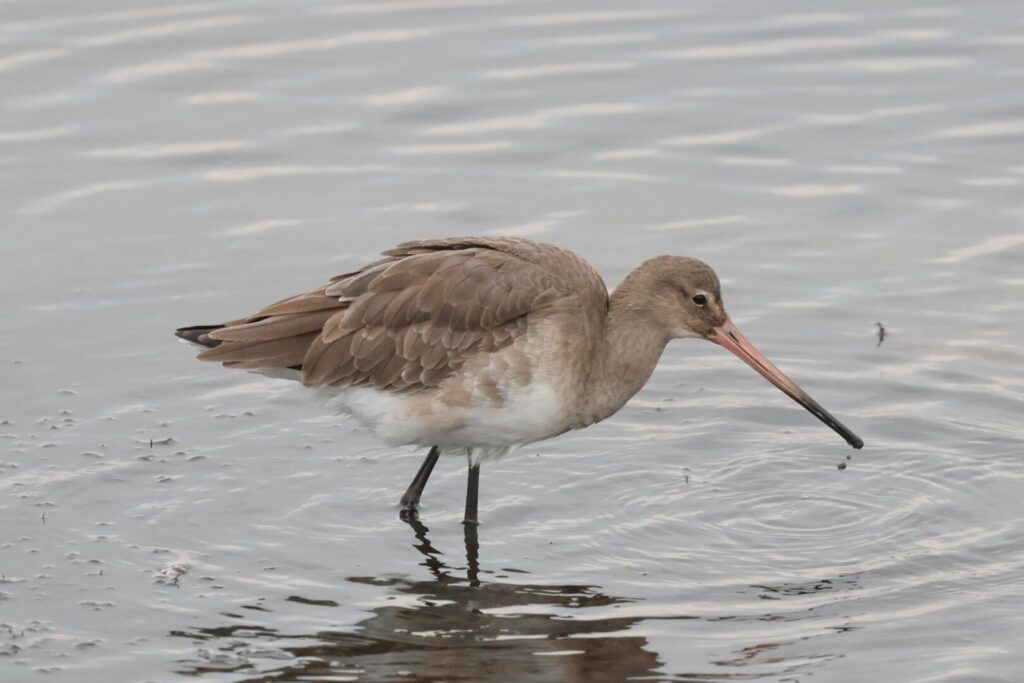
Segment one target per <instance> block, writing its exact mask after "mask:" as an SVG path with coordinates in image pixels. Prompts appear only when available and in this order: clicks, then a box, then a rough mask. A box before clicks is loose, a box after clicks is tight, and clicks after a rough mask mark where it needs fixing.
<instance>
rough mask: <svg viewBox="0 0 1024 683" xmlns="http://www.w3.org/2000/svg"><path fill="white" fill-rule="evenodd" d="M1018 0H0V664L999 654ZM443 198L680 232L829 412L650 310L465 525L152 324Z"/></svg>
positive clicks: (1022, 107) (1009, 528)
mask: <svg viewBox="0 0 1024 683" xmlns="http://www.w3.org/2000/svg"><path fill="white" fill-rule="evenodd" d="M1020 10H1021V7H1020V4H1019V3H1018V2H1013V1H1011V0H992V1H990V2H984V3H964V2H953V1H952V0H936V1H934V2H893V1H891V0H887V1H885V2H882V1H867V2H864V1H861V2H854V1H853V0H829V1H825V2H815V3H808V2H799V1H797V0H777V1H775V2H763V1H755V0H730V1H717V0H693V1H691V2H668V1H659V0H642V1H641V2H636V3H633V2H620V3H615V2H611V1H609V0H600V1H599V2H593V1H591V2H585V1H584V0H564V1H559V2H541V1H539V0H532V1H531V0H525V1H524V0H516V1H514V2H513V1H511V0H386V1H385V0H354V1H352V2H343V1H340V0H304V1H301V2H300V1H295V2H281V1H279V0H206V1H204V2H193V1H190V0H184V1H177V0H148V1H147V2H138V1H129V0H88V1H85V0H4V1H3V2H0V95H2V97H0V237H2V239H0V680H2V681H4V683H7V682H8V681H12V682H13V681H35V680H47V681H74V682H92V681H97V682H108V681H118V682H120V681H139V682H141V681H177V680H194V679H200V680H208V681H217V682H227V681H300V680H301V681H346V680H352V681H387V680H420V681H427V680H438V681H440V680H444V681H460V680H461V681H563V680H571V681H619V680H626V679H637V680H665V681H728V680H741V681H812V680H817V681H903V682H905V681H943V682H952V681H958V682H960V681H1019V680H1024V616H1022V615H1024V437H1022V433H1021V428H1022V423H1024V350H1022V344H1021V339H1022V336H1024V229H1022V224H1024V193H1022V187H1024V14H1022V13H1021V11H1020ZM464 234H489V235H519V236H525V237H531V238H536V239H541V240H546V241H551V242H555V243H558V244H560V245H563V246H566V247H569V248H571V249H574V250H576V251H578V252H579V253H580V254H582V255H583V256H585V257H586V258H587V259H589V260H590V261H591V262H592V263H593V264H594V265H595V267H597V268H598V269H599V270H600V271H601V272H602V274H604V275H605V277H606V279H607V281H608V283H609V284H610V285H614V283H616V282H618V281H619V280H620V279H621V278H622V276H623V275H624V274H625V273H626V272H628V270H629V269H630V268H631V267H633V266H634V265H636V264H637V263H639V262H640V261H641V260H643V259H644V258H646V257H649V256H653V255H656V254H660V253H674V254H685V255H691V256H696V257H699V258H702V259H704V260H706V261H708V262H709V263H711V264H712V265H713V266H714V267H715V268H716V269H717V270H718V272H719V273H720V274H721V276H722V279H723V284H724V291H725V297H726V303H727V305H728V307H729V310H730V311H731V313H732V316H733V319H734V320H735V321H736V323H737V324H738V325H739V327H740V328H741V329H743V330H744V332H745V333H746V335H747V336H748V337H750V338H751V339H752V340H753V341H754V342H755V343H757V344H758V345H759V346H760V348H761V349H762V350H763V351H764V352H765V353H766V354H767V355H768V356H769V357H771V358H772V359H773V360H774V361H775V362H776V363H778V364H779V365H780V366H781V367H782V368H783V369H784V370H786V371H787V372H788V373H789V374H790V375H791V376H792V377H793V378H794V379H796V380H797V381H798V382H799V383H800V384H801V385H802V386H803V387H804V388H805V389H807V390H808V391H809V392H810V393H811V394H812V395H813V396H814V397H815V398H816V399H817V400H818V401H820V402H821V403H822V404H823V405H824V406H826V407H827V408H828V409H829V410H830V411H832V412H833V413H834V414H835V415H836V416H837V417H839V418H840V419H841V420H843V421H844V422H845V423H847V424H848V425H849V426H850V427H851V428H852V429H853V430H854V431H856V432H857V433H858V434H859V435H860V436H861V437H863V438H864V441H865V442H866V446H865V448H864V449H863V450H862V451H857V452H854V451H852V450H851V449H849V447H848V446H847V445H846V444H844V443H843V442H842V440H841V439H839V438H838V437H837V436H836V435H835V434H834V433H832V432H830V431H829V430H827V429H826V428H825V427H824V426H822V425H821V424H820V423H818V422H817V421H815V420H814V418H813V417H812V416H810V415H809V414H807V413H806V412H804V411H802V410H800V409H799V407H798V406H796V405H795V404H794V403H792V402H791V401H789V400H788V399H787V398H786V397H785V396H784V395H782V394H781V393H780V392H778V391H776V390H775V389H773V388H772V387H771V386H769V385H768V384H767V383H765V382H764V381H763V380H762V379H760V378H759V377H758V376H757V375H756V374H755V373H753V372H752V371H751V370H750V369H749V368H747V367H746V366H744V365H743V364H742V363H741V362H740V361H739V360H737V359H736V358H734V357H732V356H731V355H729V354H728V353H726V352H725V351H724V350H723V349H721V348H719V347H716V346H714V345H712V344H708V343H706V342H701V341H694V340H690V341H681V342H676V343H673V344H672V345H670V347H669V348H668V350H667V351H666V353H665V355H664V357H663V359H662V362H661V364H660V366H659V368H658V370H657V371H656V373H655V375H654V377H653V378H652V379H651V381H650V383H649V384H648V386H647V387H646V388H645V389H644V390H643V391H642V392H641V393H640V394H639V395H637V396H636V398H635V399H634V400H633V401H631V402H630V403H629V404H628V405H627V406H626V407H625V408H624V409H623V410H622V411H621V412H620V413H619V414H618V415H616V416H614V417H613V418H611V419H609V420H607V421H605V422H603V423H601V424H600V425H597V426H595V427H592V428H590V429H588V430H585V431H582V432H576V433H570V434H566V435H564V436H562V437H559V438H557V439H554V440H552V441H550V442H546V443H541V444H534V445H532V446H529V447H527V448H524V449H522V450H520V451H519V452H518V453H516V454H513V455H512V456H509V457H508V458H506V459H504V460H502V461H499V462H497V463H492V464H488V465H487V466H486V467H484V469H483V472H482V483H481V487H482V488H481V491H482V493H481V516H482V525H481V527H480V528H479V535H478V539H477V540H478V543H474V539H472V538H469V539H467V538H465V537H464V533H463V528H462V526H461V524H460V523H459V522H460V519H461V512H462V500H463V492H464V486H465V462H464V461H463V460H462V459H460V458H454V457H452V458H447V459H445V460H442V462H441V463H440V464H439V466H438V468H437V470H436V471H435V474H434V478H433V479H432V481H431V482H430V485H429V486H428V488H427V490H426V494H425V498H424V508H423V514H422V518H421V521H422V524H421V525H420V526H410V525H407V524H405V523H403V522H402V521H400V520H399V519H398V515H397V500H398V497H399V496H400V495H401V492H402V491H403V489H404V487H405V485H406V484H407V483H408V481H409V480H410V479H411V477H412V475H413V474H414V472H415V471H416V468H417V467H418V465H419V460H420V458H421V457H422V453H417V452H413V451H411V450H407V449H394V448H386V447H383V446H381V445H380V444H379V443H377V442H376V441H375V440H374V439H373V438H371V436H370V435H369V434H368V433H366V432H365V431H362V430H360V429H357V428H354V426H353V425H352V424H351V423H349V422H348V421H347V420H346V419H344V418H340V417H337V416H335V415H332V414H331V413H330V412H329V411H327V410H325V409H324V408H322V407H321V406H320V405H318V404H317V403H316V402H315V401H314V400H311V399H309V398H308V397H306V396H304V395H303V393H302V391H301V390H300V388H299V387H297V386H295V385H293V384H289V383H287V382H282V381H279V380H272V379H267V378H263V377H260V376H257V375H253V374H247V373H243V372H237V371H232V372H229V371H226V370H223V369H221V368H220V367H218V366H216V365H207V364H201V363H198V362H196V361H195V360H194V359H193V350H192V349H190V348H189V347H188V346H187V345H185V344H184V343H181V342H179V341H178V340H175V339H174V338H173V336H172V330H173V329H174V328H175V327H178V326H181V325H187V324H196V323H208V322H218V321H221V320H225V319H230V318H233V317H236V316H239V315H243V314H247V313H250V312H252V311H254V310H255V309H257V308H259V307H260V306H262V305H264V304H267V303H269V302H271V301H275V300H277V299H280V298H283V297H285V296H288V295H291V294H294V293H297V292H301V291H304V290H307V289H310V288H313V287H316V286H318V285H320V284H321V283H322V282H324V281H325V280H326V279H327V278H328V277H330V276H332V275H335V274H337V273H342V272H346V271H348V270H351V269H353V268H355V267H357V266H359V265H361V264H362V263H365V262H367V261H369V260H371V259H374V258H375V256H376V255H377V254H378V253H379V252H380V251H381V250H382V249H386V248H388V247H390V246H392V245H394V244H395V243H397V242H400V241H403V240H408V239H422V238H427V237H442V236H451V235H464ZM876 323H881V324H882V325H884V327H885V329H886V330H887V333H886V336H885V338H884V341H883V342H882V343H881V344H879V338H878V328H877V327H876ZM851 456H852V459H849V460H848V459H847V458H848V457H851ZM842 465H846V466H845V469H840V466H842ZM477 545H478V547H477Z"/></svg>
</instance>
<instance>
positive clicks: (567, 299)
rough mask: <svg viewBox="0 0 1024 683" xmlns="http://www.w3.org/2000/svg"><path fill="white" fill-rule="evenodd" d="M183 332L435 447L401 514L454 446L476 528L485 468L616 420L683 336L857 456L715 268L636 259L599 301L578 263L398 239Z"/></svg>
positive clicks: (513, 244) (536, 249) (219, 354)
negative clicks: (260, 305) (281, 295)
mask: <svg viewBox="0 0 1024 683" xmlns="http://www.w3.org/2000/svg"><path fill="white" fill-rule="evenodd" d="M177 334H178V336H180V337H183V338H185V339H188V340H189V341H192V342H195V343H197V344H200V345H202V346H205V347H206V349H205V350H204V351H203V352H202V353H200V354H199V358H200V359H202V360H206V361H218V362H221V363H223V364H224V365H225V366H227V367H233V368H244V369H253V370H260V371H280V370H297V371H299V373H300V376H301V379H302V382H303V383H304V384H305V385H306V386H308V387H314V388H317V389H319V390H321V391H323V392H327V393H328V394H330V395H331V396H332V397H333V398H336V399H337V400H338V401H339V403H338V405H339V407H340V408H341V410H343V411H345V412H348V413H350V414H352V415H354V416H355V417H357V418H358V419H359V420H361V421H362V422H364V423H366V424H368V425H369V426H371V427H372V428H373V429H374V431H375V432H376V433H377V434H378V435H379V436H381V437H382V438H384V439H386V440H387V441H389V442H391V443H395V444H419V445H424V446H431V451H430V454H429V455H428V457H427V460H426V461H425V462H424V464H423V466H422V467H421V469H420V472H419V473H418V474H417V475H416V478H415V479H414V480H413V483H412V484H411V485H410V487H409V490H408V491H407V492H406V496H405V497H404V498H403V499H402V504H403V510H404V511H405V512H406V513H408V514H415V511H416V505H417V502H418V500H419V495H420V492H421V491H422V489H423V486H424V485H425V484H426V480H427V478H428V477H429V476H430V471H431V470H432V469H433V466H434V462H436V460H437V457H438V453H439V449H441V448H443V449H447V450H452V449H461V450H466V451H469V452H470V483H469V490H468V494H467V508H466V519H467V521H472V522H475V519H476V477H477V475H478V468H479V464H480V461H481V460H482V459H484V458H486V457H497V456H499V455H503V454H504V453H506V452H508V450H509V449H510V448H511V447H514V446H516V445H521V444H524V443H530V442H532V441H537V440H541V439H545V438H549V437H551V436H555V435H557V434H560V433H562V432H565V431H567V430H570V429H579V428H581V427H585V426H587V425H590V424H593V423H594V422H597V421H599V420H603V419H604V418H606V417H608V416H610V415H612V414H614V413H615V412H616V411H618V410H619V408H621V407H622V406H623V405H624V404H625V402H626V401H627V400H629V398H630V397H631V396H633V395H634V394H635V393H636V392H637V391H639V390H640V389H641V388H642V387H643V385H644V384H645V383H646V381H647V379H648V377H650V375H651V373H652V372H653V370H654V368H655V366H656V365H657V362H658V359H659V358H660V356H661V353H662V351H663V350H664V348H665V345H666V344H667V343H668V342H669V341H670V340H671V339H677V338H681V337H701V338H705V339H708V340H710V341H714V342H716V343H718V344H720V345H722V346H724V347H726V348H728V349H729V350H730V351H732V352H733V353H735V354H736V355H738V356H739V357H740V358H742V359H743V360H744V361H745V362H746V363H747V364H749V365H750V366H751V367H753V368H754V369H755V370H757V372H758V373H760V374H761V375H763V376H764V377H765V378H767V379H768V380H769V381H771V382H772V383H773V384H775V385H776V386H778V387H779V388H780V389H782V391H784V392H785V393H786V394H788V395H789V396H790V397H792V398H793V399H795V400H796V401H798V402H799V403H800V404H801V405H803V406H804V407H805V408H807V410H809V411H810V412H812V413H813V414H814V415H815V416H817V417H818V418H819V419H821V420H822V421H824V422H825V423H826V424H828V425H829V426H830V427H832V428H833V429H834V430H836V431H837V432H839V434H841V435H842V436H843V438H845V439H846V440H847V441H848V442H849V443H850V444H851V445H853V446H854V447H855V448H860V446H861V445H862V443H861V441H860V439H859V438H858V437H857V436H856V435H854V434H853V433H852V432H850V431H849V430H848V429H846V427H844V426H843V425H842V424H840V423H839V422H838V421H837V420H836V419H835V418H834V417H832V416H831V415H830V414H829V413H828V412H827V411H825V410H824V408H822V407H821V406H820V405H818V404H817V403H815V402H814V401H813V399H811V398H810V397H809V396H808V395H807V394H806V393H804V392H803V391H802V390H801V389H800V388H799V387H797V386H796V384H794V383H793V382H792V381H791V380H790V379H789V378H787V377H786V376H785V375H783V374H782V372H781V371H779V369H778V368H776V367H775V366H774V365H772V364H771V362H770V361H768V359H767V358H765V357H764V356H763V355H762V354H761V353H760V352H759V351H758V350H757V349H756V348H755V347H754V346H753V345H752V344H751V343H750V342H749V341H748V340H747V339H746V338H745V337H744V336H743V335H742V334H740V332H739V330H738V329H736V327H735V325H733V324H732V322H731V321H730V320H729V317H728V315H726V313H725V307H724V304H723V303H722V298H721V291H720V288H719V282H718V277H717V276H716V275H715V273H714V271H713V270H711V268H710V267H708V266H707V265H706V264H704V263H702V262H700V261H698V260H696V259H691V258H685V257H678V256H659V257H656V258H653V259H650V260H648V261H646V262H644V263H643V264H641V265H640V266H638V267H637V268H636V269H635V270H633V271H632V272H631V273H630V274H629V275H628V276H627V277H626V278H625V279H624V280H623V282H622V284H620V285H619V287H618V288H616V290H615V292H614V293H613V294H611V295H610V296H609V294H608V290H607V289H606V288H605V285H604V282H603V281H602V280H601V278H600V276H599V275H598V274H597V272H596V271H594V269H593V268H591V267H590V265H589V264H587V262H586V261H584V260H583V259H582V258H580V257H579V256H577V255H575V254H573V253H572V252H570V251H567V250H565V249H561V248H559V247H556V246H553V245H550V244H542V243H539V242H533V241H530V240H526V239H516V238H482V237H464V238H453V239H445V240H424V241H419V242H406V243H405V244H401V245H399V246H398V247H396V248H394V249H391V250H389V251H386V252H384V258H382V259H381V260H379V261H375V262H373V263H370V264H368V265H366V266H364V267H362V268H360V269H359V270H356V271H354V272H351V273H346V274H344V275H339V276H337V277H335V278H333V279H331V281H330V282H328V283H327V284H325V285H324V286H322V287H320V288H318V289H316V290H314V291H311V292H308V293H305V294H300V295H298V296H294V297H291V298H288V299H284V300H283V301H279V302H277V303H275V304H272V305H270V306H267V307H265V308H264V309H262V310H261V311H259V312H257V313H256V314H254V315H251V316H248V317H246V318H242V319H240V320H234V321H231V322H227V323H224V324H222V325H200V326H195V327H189V328H182V329H179V330H178V331H177Z"/></svg>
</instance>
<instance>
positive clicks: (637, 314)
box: [584, 278, 670, 424]
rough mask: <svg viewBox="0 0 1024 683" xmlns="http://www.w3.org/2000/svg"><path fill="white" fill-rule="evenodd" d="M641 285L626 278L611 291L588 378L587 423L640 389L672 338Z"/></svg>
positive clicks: (618, 404) (617, 405)
mask: <svg viewBox="0 0 1024 683" xmlns="http://www.w3.org/2000/svg"><path fill="white" fill-rule="evenodd" d="M638 289H639V288H638V287H636V286H635V283H634V281H632V280H631V278H627V279H626V280H625V281H624V282H623V283H622V284H621V285H619V287H617V288H616V289H615V291H614V292H613V293H612V295H611V299H610V301H609V306H608V313H607V315H606V316H605V321H604V323H605V324H604V335H603V336H602V337H601V338H600V341H599V343H598V344H597V348H596V353H595V356H594V364H593V366H592V368H591V373H590V376H589V381H588V382H587V385H588V386H587V393H586V396H587V399H586V403H587V410H586V411H585V413H586V414H585V416H584V419H585V420H586V421H587V424H592V423H594V422H599V421H600V420H603V419H605V418H606V417H609V416H610V415H612V414H614V413H616V412H617V411H618V410H619V408H621V407H622V406H623V405H625V403H626V401H628V400H629V399H630V398H632V396H633V395H634V394H636V393H637V392H638V391H640V389H642V388H643V386H644V384H646V383H647V380H648V378H650V376H651V373H652V372H654V368H655V367H656V366H657V364H658V359H659V358H661V353H662V351H664V350H665V345H666V344H668V342H669V338H670V337H669V335H668V333H667V332H666V331H665V330H664V329H663V328H662V326H661V325H659V324H658V322H657V320H655V319H654V318H653V317H652V315H651V311H650V297H648V296H644V295H643V294H642V292H639V291H637V290H638Z"/></svg>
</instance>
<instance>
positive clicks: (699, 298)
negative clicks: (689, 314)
mask: <svg viewBox="0 0 1024 683" xmlns="http://www.w3.org/2000/svg"><path fill="white" fill-rule="evenodd" d="M690 301H692V302H693V303H695V304H697V305H698V306H703V305H704V304H706V303H707V302H708V298H707V297H706V296H704V295H703V294H694V295H693V296H691V297H690Z"/></svg>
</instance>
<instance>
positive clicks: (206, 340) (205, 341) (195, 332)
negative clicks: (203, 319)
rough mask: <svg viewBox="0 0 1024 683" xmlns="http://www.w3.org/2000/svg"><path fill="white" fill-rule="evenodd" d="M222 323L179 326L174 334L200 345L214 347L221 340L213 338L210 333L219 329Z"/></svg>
mask: <svg viewBox="0 0 1024 683" xmlns="http://www.w3.org/2000/svg"><path fill="white" fill-rule="evenodd" d="M219 327H221V326H220V325H192V326H191V327H179V328H178V329H176V330H175V331H174V336H176V337H178V338H180V339H184V340H185V341H189V342H192V343H193V344H198V345H200V346H206V347H213V346H217V345H218V344H219V343H220V342H219V341H217V340H215V339H211V338H210V337H209V336H208V335H209V333H210V332H211V331H213V330H216V329H218V328H219Z"/></svg>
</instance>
